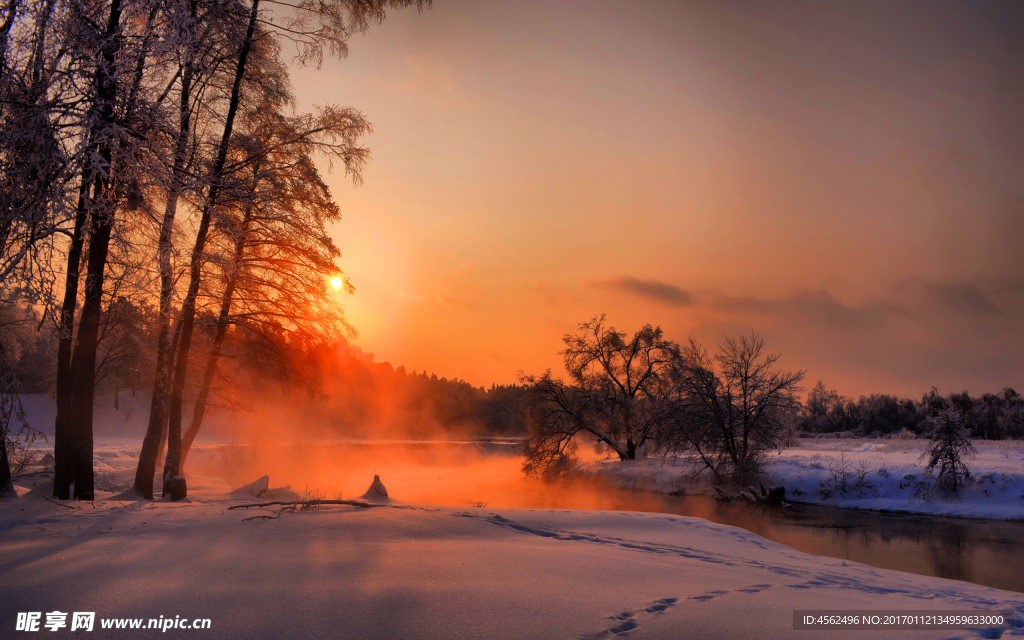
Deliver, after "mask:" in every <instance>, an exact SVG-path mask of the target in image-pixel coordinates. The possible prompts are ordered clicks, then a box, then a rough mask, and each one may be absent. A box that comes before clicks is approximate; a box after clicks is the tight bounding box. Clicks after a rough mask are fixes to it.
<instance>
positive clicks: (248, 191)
mask: <svg viewBox="0 0 1024 640" xmlns="http://www.w3.org/2000/svg"><path fill="white" fill-rule="evenodd" d="M258 112H259V111H258ZM369 130H370V127H369V123H367V122H366V121H365V119H363V117H362V115H361V114H359V113H358V112H356V111H354V110H352V109H334V108H327V109H323V110H321V111H320V113H318V114H317V115H315V116H313V115H306V116H300V117H294V118H285V117H283V116H281V115H279V114H277V113H275V112H274V111H268V112H262V116H261V117H259V118H256V119H254V120H253V121H252V122H251V123H249V131H248V132H246V133H245V135H240V136H239V145H238V146H239V149H238V153H237V155H238V156H240V157H242V158H244V160H243V161H240V162H239V163H238V169H237V171H238V173H240V174H242V176H240V178H241V180H240V182H239V183H237V184H236V185H234V186H233V187H232V188H231V189H230V191H235V192H236V193H235V196H234V200H235V206H234V207H229V206H225V207H222V210H221V215H220V216H219V217H218V220H219V224H218V231H219V233H218V236H219V238H217V239H215V241H214V242H213V244H214V245H217V244H220V245H222V246H223V250H224V251H223V254H221V255H222V260H220V261H219V262H221V264H222V269H221V270H220V276H221V277H220V283H221V286H222V290H221V296H220V308H219V310H218V312H217V321H216V325H215V328H214V335H213V343H212V345H211V347H210V351H209V357H208V359H207V363H206V368H205V371H204V373H203V378H202V382H201V384H200V386H199V390H198V395H197V398H196V402H195V405H194V408H193V415H192V422H191V424H190V426H189V428H188V430H187V431H186V432H185V434H184V435H183V437H182V455H181V460H182V464H184V460H185V457H186V456H187V454H188V450H189V448H190V447H191V445H192V442H193V441H194V440H195V437H196V435H197V434H198V432H199V429H200V427H201V425H202V422H203V419H204V416H205V412H206V406H207V402H208V399H209V394H210V390H211V387H212V383H213V378H214V376H215V374H216V370H217V364H218V361H219V359H220V356H221V349H222V348H223V345H224V342H225V339H226V338H227V336H228V329H229V328H230V327H232V326H235V327H241V328H243V329H244V330H245V331H246V332H247V333H250V334H252V333H255V334H260V333H262V332H264V331H267V330H268V329H269V330H271V331H275V332H277V331H283V332H285V333H289V334H293V335H295V336H297V337H298V338H299V339H300V340H302V341H304V342H329V341H333V340H335V339H336V338H337V336H338V335H340V334H351V333H352V330H351V328H350V327H348V325H347V323H345V321H344V316H343V314H342V310H341V308H340V307H339V306H337V305H336V304H335V303H334V302H333V300H332V299H331V297H330V296H329V295H328V293H327V285H326V282H327V279H328V278H329V277H331V276H335V277H340V276H342V273H341V270H340V269H339V268H338V267H337V265H336V264H335V260H336V259H337V258H338V257H339V256H340V252H339V251H338V249H337V247H336V246H335V245H334V241H333V240H332V239H331V237H330V235H329V234H328V232H327V228H326V225H327V224H328V223H330V222H333V221H337V220H339V219H340V217H341V214H340V212H339V210H338V207H337V205H336V204H335V203H334V201H333V200H332V199H331V195H330V191H329V189H328V188H327V185H326V184H325V183H324V182H323V180H322V179H321V177H320V174H319V172H318V171H317V170H316V167H315V165H314V164H313V161H312V158H311V157H310V156H311V154H312V153H314V152H320V153H321V154H323V155H326V156H327V157H329V158H337V159H340V160H341V161H342V162H343V163H344V165H345V170H346V173H349V174H350V175H351V176H352V178H353V180H355V181H358V180H359V178H360V172H361V168H362V165H363V163H364V161H365V160H366V157H367V153H366V149H365V148H363V147H360V146H358V140H359V138H360V137H361V136H362V135H363V134H365V133H367V132H368V131H369ZM232 208H234V209H236V211H234V213H233V214H232V212H231V209H232ZM211 261H213V260H211ZM211 279H212V280H214V281H217V279H216V278H211ZM343 280H344V279H343ZM349 288H350V290H351V287H349Z"/></svg>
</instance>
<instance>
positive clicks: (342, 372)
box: [292, 341, 527, 437]
mask: <svg viewBox="0 0 1024 640" xmlns="http://www.w3.org/2000/svg"><path fill="white" fill-rule="evenodd" d="M296 355H297V357H299V358H301V364H300V363H296V365H297V366H296V371H295V375H294V376H293V377H292V379H293V380H295V379H297V378H298V376H299V375H302V376H305V377H306V380H305V381H304V383H303V386H304V387H306V388H307V389H308V390H311V391H312V398H313V400H314V402H312V403H311V404H310V405H309V407H308V409H309V410H311V411H313V412H315V413H316V414H317V417H318V418H319V419H320V421H322V422H326V423H328V424H330V425H332V426H333V427H334V428H335V429H336V430H337V431H338V432H342V433H351V434H365V435H372V434H373V433H375V432H378V433H385V434H389V435H394V434H399V435H403V436H409V437H419V436H424V437H425V436H430V435H436V434H437V432H438V431H439V430H440V431H445V432H449V433H453V434H460V435H499V436H521V435H524V434H525V433H526V421H525V418H524V416H523V415H522V411H521V410H520V409H521V407H522V406H523V403H524V402H525V399H526V395H527V390H526V389H525V388H524V387H522V386H519V385H515V384H512V385H494V384H492V385H491V386H490V388H485V387H475V386H473V385H471V384H470V383H468V382H466V381H465V380H460V379H458V378H452V379H448V378H444V377H440V378H439V377H438V376H437V375H436V374H433V373H431V374H428V373H427V372H426V371H423V372H420V373H417V372H416V371H411V372H410V371H406V369H405V367H404V366H399V367H398V368H397V369H396V368H394V367H393V366H392V365H391V363H389V362H375V361H374V356H373V354H366V353H364V352H363V351H362V350H361V349H359V348H358V347H356V346H353V345H350V344H347V343H344V342H340V341H339V342H338V343H336V344H332V345H318V346H316V347H314V348H313V349H310V350H307V351H305V352H304V353H302V354H301V355H299V354H296ZM300 369H301V374H300V371H299V370H300Z"/></svg>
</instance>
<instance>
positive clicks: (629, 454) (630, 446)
mask: <svg viewBox="0 0 1024 640" xmlns="http://www.w3.org/2000/svg"><path fill="white" fill-rule="evenodd" d="M626 460H636V444H635V443H634V442H633V439H632V438H627V439H626Z"/></svg>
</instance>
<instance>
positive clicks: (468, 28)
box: [294, 0, 1024, 396]
mask: <svg viewBox="0 0 1024 640" xmlns="http://www.w3.org/2000/svg"><path fill="white" fill-rule="evenodd" d="M1022 43H1024V5H1022V4H1016V3H985V2H974V3H948V4H944V3H938V2H931V1H929V2H916V3H915V2H903V3H899V4H898V5H897V4H893V3H889V2H879V3H874V4H872V3H866V4H865V3H843V4H840V3H789V4H782V3H770V7H769V4H768V3H761V2H749V3H743V2H730V3H717V2H702V3H679V2H672V1H666V2H646V1H645V2H640V1H638V2H621V1H615V2H612V1H605V0H578V1H569V0H560V1H558V2H550V1H530V2H497V1H491V0H435V2H434V7H433V8H432V9H431V10H429V11H427V12H424V13H423V14H421V15H417V14H416V12H414V11H406V12H401V13H396V14H394V15H392V16H391V18H389V20H388V22H387V23H385V24H384V25H382V26H379V27H376V28H374V29H373V30H372V31H370V32H369V33H368V34H367V35H365V36H360V37H357V38H355V39H354V40H353V42H352V46H351V55H350V57H349V58H348V59H346V60H343V61H337V60H329V61H325V63H324V65H323V68H322V69H321V70H319V71H316V70H312V69H296V70H295V73H294V81H295V85H296V92H297V95H298V98H299V102H300V106H301V107H303V108H308V107H309V106H310V105H314V104H325V103H335V104H340V105H346V106H354V107H356V108H358V109H360V110H362V111H363V112H364V113H365V114H366V115H367V117H368V118H369V119H370V120H371V122H373V123H374V126H375V128H376V133H375V135H374V136H373V137H371V138H370V139H369V140H368V141H367V142H368V144H369V146H370V147H371V148H372V150H373V159H372V161H371V163H370V165H369V167H368V168H367V170H366V172H365V183H364V184H363V185H362V186H361V187H359V188H353V187H352V186H351V185H349V184H347V183H346V181H345V179H344V178H343V176H341V175H340V172H335V173H333V174H332V175H331V176H330V179H329V182H330V184H331V185H332V188H333V190H334V193H335V196H336V198H337V199H338V201H339V202H340V204H341V205H342V208H343V211H344V216H345V218H344V221H343V222H342V223H341V224H339V225H338V226H337V228H336V233H335V237H336V238H337V240H338V243H339V245H340V246H341V248H342V251H343V253H344V258H343V260H342V265H343V267H344V268H345V270H346V272H347V273H348V274H349V276H350V277H351V279H352V281H353V283H354V284H355V286H356V288H357V292H356V294H355V295H354V296H351V297H350V298H348V299H347V309H348V314H349V318H350V320H351V322H352V324H353V325H354V326H355V327H356V329H357V330H358V331H359V333H360V336H359V339H358V340H357V341H356V342H357V344H358V345H359V346H361V347H362V348H363V349H364V350H366V351H368V352H372V353H375V354H376V359H377V360H378V361H382V360H387V361H390V362H391V363H393V364H394V365H396V366H397V365H399V364H404V365H405V366H406V367H407V368H408V369H416V370H420V371H422V370H423V369H427V370H429V371H433V372H436V373H437V374H438V375H444V376H448V377H459V378H464V379H466V380H469V381H470V382H472V383H474V384H487V385H489V384H490V383H491V382H498V383H503V382H511V381H513V380H514V379H515V377H516V374H517V372H518V371H519V370H525V371H527V372H540V371H542V370H543V369H545V368H547V367H552V368H554V369H555V370H556V371H561V366H560V359H559V357H558V356H557V351H558V350H559V348H560V346H561V343H560V338H561V336H562V334H564V333H565V332H567V331H571V330H573V329H574V327H575V325H576V323H578V322H580V321H583V320H586V319H588V318H589V317H590V316H592V315H595V314H599V313H602V312H604V313H607V314H608V318H609V320H610V321H611V322H612V324H614V325H615V326H617V327H619V328H622V329H626V330H629V331H633V330H635V329H636V328H637V327H638V326H639V325H640V324H642V323H646V322H650V323H653V324H660V325H661V326H662V327H663V328H664V329H665V331H666V333H667V334H668V335H669V336H670V337H673V338H675V339H677V340H680V341H681V340H685V339H686V337H687V336H688V335H689V334H691V333H692V334H694V335H696V336H697V337H698V338H700V339H702V340H704V341H707V342H711V343H713V342H715V341H717V340H718V339H720V338H721V336H722V335H723V333H725V332H730V333H736V332H741V331H749V330H750V329H751V328H754V329H757V330H759V331H761V332H763V333H765V334H766V335H767V337H768V339H769V344H770V345H771V346H773V347H774V348H776V349H778V350H781V351H783V352H784V354H785V355H784V359H783V363H784V364H785V365H786V366H788V367H791V368H803V369H806V370H807V371H808V376H809V378H810V380H811V382H813V380H815V379H817V378H819V377H821V378H824V379H825V380H826V382H828V383H829V384H830V385H832V386H835V387H837V388H838V389H839V390H840V391H842V392H844V393H847V394H852V395H856V394H860V393H870V392H878V391H888V392H897V393H903V394H908V395H913V396H917V395H919V394H920V393H921V392H923V391H925V390H926V389H927V388H929V387H930V386H932V385H937V386H938V387H939V388H940V390H942V391H950V390H961V389H963V388H967V389H970V390H971V391H972V392H976V393H977V392H982V391H990V390H998V389H1000V388H1002V387H1003V386H1007V385H1010V386H1015V387H1017V388H1018V390H1024V335H1022V328H1024V247H1022V240H1024V178H1022V175H1024V171H1022V170H1024V151H1022V149H1024V124H1022V123H1024V118H1022V116H1021V106H1022V104H1024V45H1022Z"/></svg>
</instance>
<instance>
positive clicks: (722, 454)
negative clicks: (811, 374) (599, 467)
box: [666, 334, 804, 484]
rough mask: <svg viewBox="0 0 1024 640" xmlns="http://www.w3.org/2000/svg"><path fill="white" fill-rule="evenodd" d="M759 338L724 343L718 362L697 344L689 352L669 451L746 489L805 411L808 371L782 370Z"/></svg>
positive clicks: (673, 407) (682, 364) (672, 409)
mask: <svg viewBox="0 0 1024 640" xmlns="http://www.w3.org/2000/svg"><path fill="white" fill-rule="evenodd" d="M764 349H765V341H764V338H762V337H761V336H759V335H757V334H751V335H750V336H743V337H741V338H740V339H738V340H736V339H733V338H729V337H728V336H727V337H726V338H725V341H724V342H723V343H722V344H721V345H719V348H718V352H717V354H716V355H715V356H711V355H710V354H708V352H707V351H705V350H704V349H703V348H702V347H701V346H700V345H699V344H698V343H697V341H696V340H694V339H693V338H691V339H690V342H689V344H688V345H687V346H685V347H684V348H683V349H682V358H681V359H680V360H679V361H678V366H677V367H676V369H675V371H674V375H675V378H676V384H677V387H676V389H675V399H674V401H673V402H672V403H671V404H670V405H669V411H668V414H667V418H668V420H669V421H670V422H671V424H673V426H674V429H673V433H672V435H671V436H670V437H666V444H667V445H668V448H669V449H670V450H673V451H675V452H677V453H683V452H686V453H692V454H694V455H695V456H696V457H697V458H698V459H699V460H700V461H701V462H703V464H704V465H705V467H706V468H707V469H708V470H710V471H711V473H712V474H713V476H714V478H715V481H716V482H726V481H730V480H731V481H735V482H738V483H741V484H745V483H747V482H749V481H750V480H752V479H753V478H754V477H755V476H756V475H757V474H758V473H759V472H760V470H761V464H762V461H763V456H764V454H765V453H766V452H767V451H768V450H770V449H774V448H778V447H779V446H780V445H781V444H782V442H783V439H784V434H785V431H786V429H787V426H788V424H789V422H790V420H791V419H792V418H793V417H794V414H795V412H796V411H797V409H798V408H799V406H800V403H799V401H798V399H797V396H796V394H797V393H798V392H799V391H800V386H799V385H800V381H801V380H802V379H803V377H804V372H803V371H797V372H789V371H783V370H780V369H778V368H776V366H775V365H776V363H777V362H778V360H779V357H780V355H779V354H768V353H765V351H764Z"/></svg>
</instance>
